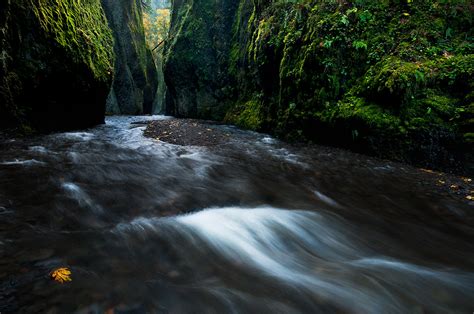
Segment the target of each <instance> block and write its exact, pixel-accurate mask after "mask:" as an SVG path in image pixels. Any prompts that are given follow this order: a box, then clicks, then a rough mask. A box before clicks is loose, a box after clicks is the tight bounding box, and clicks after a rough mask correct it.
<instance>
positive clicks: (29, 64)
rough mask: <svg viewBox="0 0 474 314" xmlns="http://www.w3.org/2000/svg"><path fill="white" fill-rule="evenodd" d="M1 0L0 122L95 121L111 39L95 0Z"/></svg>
mask: <svg viewBox="0 0 474 314" xmlns="http://www.w3.org/2000/svg"><path fill="white" fill-rule="evenodd" d="M53 2H54V1H51V0H38V1H30V0H4V1H1V3H0V43H1V45H0V46H1V48H0V50H1V52H0V62H1V63H0V81H1V85H0V128H9V127H17V126H23V128H25V129H26V130H28V129H30V128H31V127H33V128H36V129H40V130H45V131H49V130H58V129H71V128H81V127H88V126H92V125H95V124H98V123H102V122H103V119H104V106H105V99H106V97H107V93H108V91H109V87H110V81H111V78H112V76H111V74H112V65H113V44H112V43H113V40H112V34H111V32H110V29H109V27H108V25H107V21H106V18H105V15H104V12H103V10H102V7H101V4H100V2H99V0H89V1H88V4H87V6H80V5H78V4H77V2H76V1H63V2H62V6H61V7H57V5H55V3H56V2H54V3H53Z"/></svg>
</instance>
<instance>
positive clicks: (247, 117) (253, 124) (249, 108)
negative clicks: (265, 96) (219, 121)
mask: <svg viewBox="0 0 474 314" xmlns="http://www.w3.org/2000/svg"><path fill="white" fill-rule="evenodd" d="M224 120H225V121H226V122H229V123H233V124H236V125H238V126H240V127H242V128H246V129H250V130H259V129H260V128H261V126H262V123H263V114H262V108H261V103H259V102H258V101H255V100H251V101H247V102H246V103H244V104H241V105H240V106H238V107H237V108H235V109H234V111H230V112H228V113H227V115H226V117H225V119H224Z"/></svg>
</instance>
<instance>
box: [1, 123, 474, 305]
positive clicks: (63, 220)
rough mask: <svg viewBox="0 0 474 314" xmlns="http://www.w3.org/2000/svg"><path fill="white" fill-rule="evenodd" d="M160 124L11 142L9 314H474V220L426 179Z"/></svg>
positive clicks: (5, 279) (5, 182) (5, 254)
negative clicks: (187, 141) (62, 276)
mask: <svg viewBox="0 0 474 314" xmlns="http://www.w3.org/2000/svg"><path fill="white" fill-rule="evenodd" d="M146 119H164V117H159V116H155V117H148V118H145V117H110V118H108V119H107V124H106V125H103V126H99V127H97V128H94V129H90V130H87V131H84V132H70V133H61V134H54V135H48V136H42V137H37V138H34V139H25V140H21V139H16V140H7V141H4V142H2V143H1V144H0V258H1V259H0V312H1V313H2V314H4V313H44V312H46V313H74V312H78V313H105V312H107V313H262V312H264V311H272V312H273V313H315V312H323V313H339V312H341V313H347V312H349V313H472V312H473V311H474V244H473V243H474V241H473V240H474V236H473V235H474V229H473V226H474V223H473V218H472V217H473V215H472V212H473V210H474V209H473V207H472V206H471V205H469V204H467V203H463V202H460V201H457V200H455V199H453V198H450V197H448V196H443V195H440V194H437V193H434V192H433V191H432V190H431V189H430V186H429V185H424V184H423V181H422V180H421V179H420V175H419V173H418V172H417V171H416V169H414V168H411V167H408V166H403V165H400V164H396V163H390V162H384V161H380V160H376V159H371V158H368V157H365V156H361V155H356V154H352V153H348V152H345V151H342V150H337V149H330V148H324V147H316V146H311V147H290V146H288V145H286V144H284V143H281V142H279V141H277V140H274V139H272V138H270V137H268V136H266V135H262V134H257V133H252V132H245V131H240V130H237V129H235V128H232V127H227V126H219V127H218V128H221V129H222V130H223V131H224V132H227V134H229V141H228V142H227V143H225V144H223V145H219V146H215V147H208V148H205V147H193V146H187V147H181V146H175V145H171V144H167V143H163V142H159V141H156V140H151V139H147V138H145V137H143V135H142V134H143V129H144V126H143V125H140V124H131V123H132V122H137V121H143V120H146ZM58 267H69V268H70V269H71V271H72V282H69V283H66V284H59V283H56V282H54V281H52V280H51V279H50V277H49V275H50V272H51V271H52V270H53V269H55V268H58Z"/></svg>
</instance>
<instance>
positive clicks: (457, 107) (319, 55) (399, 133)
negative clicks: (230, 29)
mask: <svg viewBox="0 0 474 314" xmlns="http://www.w3.org/2000/svg"><path fill="white" fill-rule="evenodd" d="M242 2H245V0H242ZM473 10H474V8H473V7H472V3H471V2H470V1H467V0H450V1H427V0H421V1H388V0H385V1H375V0H356V1H316V0H298V1H271V3H270V4H267V5H261V4H260V5H255V8H254V11H253V13H252V15H251V16H249V18H248V26H247V29H248V31H249V32H250V34H249V36H248V37H247V40H246V51H245V53H242V44H241V42H242V41H241V40H240V42H234V45H233V49H232V57H231V65H230V69H231V70H230V71H229V73H230V74H231V75H235V76H237V80H238V81H239V82H240V84H241V85H242V87H240V89H241V90H242V92H241V93H240V95H241V99H240V100H239V101H238V104H241V103H246V102H247V101H248V100H249V99H250V100H252V99H260V102H259V108H260V109H259V111H258V112H259V113H260V115H263V116H259V117H260V119H259V120H262V121H265V123H261V124H259V125H260V127H261V128H263V129H264V130H265V131H271V130H276V132H277V133H278V134H279V135H282V136H286V135H287V134H295V132H292V131H293V130H297V131H298V132H296V133H297V134H299V135H300V136H299V138H300V139H312V138H314V137H315V133H314V132H316V131H315V130H316V129H318V128H319V126H318V127H316V125H325V126H326V127H327V128H329V129H332V130H334V131H335V132H338V130H337V128H341V127H343V128H347V129H352V131H356V132H347V138H346V139H339V140H341V141H343V142H344V141H346V142H347V141H349V142H350V141H352V140H354V138H358V139H359V140H361V141H364V140H366V141H369V139H370V138H381V137H384V138H386V139H387V141H390V139H392V140H395V139H398V141H400V138H406V137H409V138H411V137H413V136H415V135H416V133H417V132H419V131H421V130H423V132H426V134H428V136H438V135H436V134H441V133H442V132H441V131H440V130H446V132H451V134H454V135H453V137H456V136H457V137H459V136H461V137H462V134H467V133H469V134H471V133H473V130H472V124H470V123H467V122H466V121H468V120H469V119H472V118H471V117H472V115H470V113H469V112H470V111H469V110H468V107H469V105H470V104H471V103H472V98H469V99H468V97H467V95H468V94H472V84H471V85H470V84H469V82H471V81H473V74H474V69H473V67H474V54H473V53H474V49H473V48H474V42H473V33H472V30H473V27H472V17H473V16H474V14H473V13H474V11H473ZM242 67H243V68H244V69H247V70H245V71H243V70H240V71H236V70H235V69H238V68H240V69H241V68H242ZM276 76H277V77H276ZM470 99H471V100H470ZM232 110H233V112H234V115H235V111H239V110H240V111H242V112H244V111H248V108H247V106H241V105H236V106H234V108H233V109H232ZM473 114H474V112H473ZM245 116H247V114H245ZM305 123H306V124H308V126H306V127H304V128H303V127H302V125H303V124H305ZM443 132H444V131H443ZM316 136H317V135H316ZM443 136H444V135H443ZM465 138H470V137H469V136H467V137H465ZM407 143H410V145H413V143H412V142H410V141H407ZM375 149H377V148H375Z"/></svg>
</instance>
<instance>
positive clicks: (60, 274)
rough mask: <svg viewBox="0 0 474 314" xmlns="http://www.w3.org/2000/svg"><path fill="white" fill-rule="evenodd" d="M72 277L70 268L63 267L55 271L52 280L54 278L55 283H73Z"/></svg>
mask: <svg viewBox="0 0 474 314" xmlns="http://www.w3.org/2000/svg"><path fill="white" fill-rule="evenodd" d="M70 275H71V271H70V270H69V268H66V267H61V268H58V269H56V270H54V271H53V272H52V273H51V278H53V279H54V280H55V281H57V282H59V283H65V282H67V281H72V279H71V276H70Z"/></svg>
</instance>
